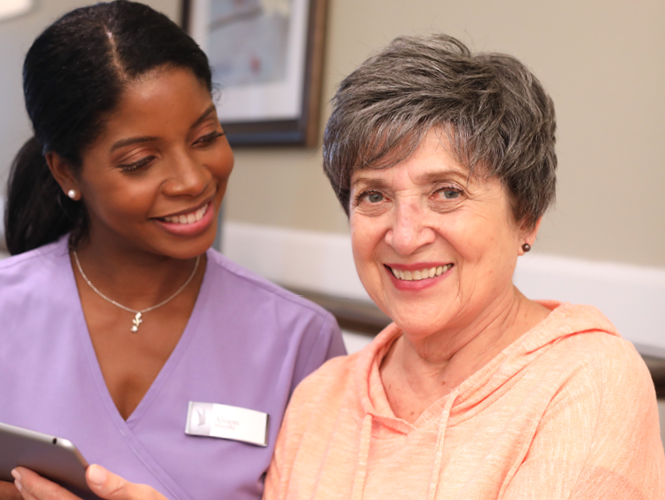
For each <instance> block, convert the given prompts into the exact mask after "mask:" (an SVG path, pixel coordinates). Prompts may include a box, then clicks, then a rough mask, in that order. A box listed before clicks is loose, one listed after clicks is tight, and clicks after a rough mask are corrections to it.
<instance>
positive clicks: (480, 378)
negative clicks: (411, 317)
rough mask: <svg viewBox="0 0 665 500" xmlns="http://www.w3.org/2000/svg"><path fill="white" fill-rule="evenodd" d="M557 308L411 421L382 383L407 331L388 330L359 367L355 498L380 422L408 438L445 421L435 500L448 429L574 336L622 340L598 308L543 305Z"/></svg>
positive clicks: (437, 460) (364, 352) (437, 456)
mask: <svg viewBox="0 0 665 500" xmlns="http://www.w3.org/2000/svg"><path fill="white" fill-rule="evenodd" d="M539 303H540V304H541V305H543V306H545V307H547V308H548V309H550V310H551V312H550V314H549V315H548V316H547V317H546V318H545V319H543V320H542V321H541V322H540V323H538V324H537V325H536V326H535V327H533V328H532V329H531V330H529V331H528V332H526V333H525V334H524V335H522V336H521V337H520V338H518V339H517V340H515V341H514V342H513V343H512V344H510V345H509V346H507V347H506V348H505V349H504V350H503V351H501V352H500V353H499V354H497V355H496V356H495V357H494V358H493V359H492V360H491V361H490V362H488V363H487V364H486V365H485V366H483V367H482V368H480V369H479V370H478V371H477V372H475V373H474V374H473V375H471V376H470V377H469V378H467V379H466V380H465V381H464V382H462V383H461V384H460V385H458V386H457V387H455V388H454V389H452V390H451V392H450V393H448V394H447V395H446V396H444V397H442V398H441V399H440V400H438V401H436V402H434V403H432V405H430V407H429V408H427V409H426V410H425V411H424V412H423V413H422V415H421V416H420V417H419V418H418V420H417V421H416V422H414V423H409V422H407V421H405V420H403V419H401V418H398V417H396V416H395V414H394V412H393V411H392V409H391V407H390V404H389V402H388V399H387V396H386V393H385V390H384V387H383V383H382V381H381V375H380V370H379V368H380V366H381V362H382V361H383V359H384V357H385V356H386V354H387V353H388V351H389V350H390V347H391V346H392V344H393V342H394V341H395V340H396V339H397V338H399V337H400V336H401V335H402V331H401V330H400V329H399V328H398V327H397V326H396V325H395V324H391V325H389V326H388V327H386V328H385V329H384V330H383V331H382V332H381V333H380V334H379V335H378V336H377V337H376V339H375V340H374V342H372V343H371V344H370V345H368V346H367V347H366V348H365V349H363V350H362V351H361V352H360V353H359V355H358V360H357V363H356V365H355V373H354V383H355V384H356V394H357V395H358V399H357V401H356V404H355V405H353V406H355V409H354V411H355V412H356V416H357V418H358V419H359V420H362V430H361V438H360V439H361V442H360V449H359V453H360V456H359V457H358V464H357V465H358V466H357V469H356V477H355V480H354V485H353V494H352V498H353V499H360V498H362V492H363V489H364V482H365V475H366V465H367V458H368V456H369V448H370V442H371V439H372V430H373V428H374V424H375V423H380V424H381V427H386V428H388V429H390V430H392V431H394V432H399V433H404V434H407V433H409V432H410V431H412V430H414V429H416V428H417V427H418V426H419V425H423V424H424V423H426V422H430V421H431V420H432V419H438V420H439V435H438V438H437V446H436V454H435V456H434V457H433V464H432V465H433V467H432V476H431V481H430V487H429V494H428V496H427V498H428V499H429V498H434V496H435V494H436V487H437V484H438V476H439V471H440V469H441V467H440V464H441V460H442V450H443V443H444V440H445V433H446V429H447V428H448V427H450V426H454V425H456V424H458V423H459V422H462V421H464V420H466V419H468V418H471V417H473V416H474V415H475V414H476V413H477V412H479V411H481V410H482V409H483V408H484V407H485V406H486V405H488V404H491V403H492V402H493V401H494V400H495V399H496V398H499V397H501V395H502V394H503V393H504V392H505V391H506V390H508V389H509V388H510V385H511V380H512V379H513V378H514V377H516V376H519V374H520V373H521V372H522V371H523V370H524V369H525V368H526V367H527V366H528V365H529V364H530V363H532V362H533V361H534V360H535V359H536V358H537V357H538V356H540V355H542V354H543V353H544V352H546V351H547V350H548V348H550V347H551V346H553V345H555V344H556V343H558V342H559V341H561V340H562V339H564V338H566V337H569V336H571V335H580V334H584V333H587V332H604V333H607V334H608V335H613V336H619V334H618V332H617V330H616V328H615V327H614V325H612V323H611V322H610V321H609V320H608V319H607V318H606V317H605V316H604V315H603V314H602V313H601V312H600V311H599V310H598V309H596V308H594V307H591V306H586V305H571V304H568V303H559V302H554V301H540V302H539Z"/></svg>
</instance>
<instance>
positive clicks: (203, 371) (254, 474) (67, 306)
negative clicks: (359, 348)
mask: <svg viewBox="0 0 665 500" xmlns="http://www.w3.org/2000/svg"><path fill="white" fill-rule="evenodd" d="M207 257H208V264H207V268H206V272H205V276H204V279H203V283H202V285H201V290H200V292H199V296H198V298H197V301H196V305H195V307H194V310H193V311H192V315H191V317H190V319H189V322H188V324H187V327H186V328H185V331H184V332H183V334H182V337H181V339H180V341H179V342H178V345H177V346H176V348H175V349H174V351H173V353H172V354H171V356H170V358H169V359H168V360H167V362H166V364H165V365H164V367H163V368H162V370H161V372H160V373H159V375H158V376H157V378H156V380H155V381H154V383H153V384H152V386H151V387H150V389H149V390H148V392H147V394H146V395H145V397H144V398H143V400H142V401H141V403H140V404H139V405H138V407H137V408H136V410H134V412H133V413H132V414H131V415H130V417H129V418H128V419H127V421H125V420H123V418H122V417H121V416H120V414H119V413H118V411H117V409H116V408H115V405H114V404H113V400H112V399H111V396H110V394H109V392H108V390H107V388H106V385H105V383H104V379H103V377H102V373H101V371H100V368H99V364H98V363H97V358H96V356H95V352H94V349H93V347H92V343H91V341H90V335H89V334H88V330H87V326H86V323H85V320H84V317H83V311H82V309H81V302H80V300H79V296H78V290H77V288H76V283H75V280H74V274H73V270H72V267H71V263H70V260H69V254H68V249H67V237H63V238H61V239H60V240H59V241H57V242H55V243H52V244H49V245H45V246H43V247H40V248H38V249H36V250H33V251H30V252H26V253H24V254H21V255H18V256H16V257H11V258H9V259H6V260H4V261H2V262H0V387H2V389H1V390H0V422H4V423H7V424H11V425H17V426H21V427H26V428H29V429H33V430H36V431H40V432H44V433H47V434H53V435H56V436H59V437H62V438H66V439H69V440H70V441H72V442H73V443H74V444H75V445H76V446H77V447H78V448H79V450H80V451H81V453H82V454H83V456H84V457H85V458H86V459H87V460H88V462H89V463H98V464H101V465H103V466H104V467H107V468H108V469H109V470H111V471H112V472H115V473H118V474H120V475H122V476H123V477H125V478H126V479H128V480H130V481H133V482H138V483H145V484H149V485H151V486H153V487H154V488H156V489H157V490H159V491H160V492H161V493H162V494H164V495H165V496H166V497H167V498H169V499H171V500H212V499H215V500H219V499H234V500H245V499H248V500H249V499H252V500H256V499H258V498H261V494H262V492H263V479H264V474H265V472H266V470H267V468H268V465H269V463H270V459H271V456H272V453H273V449H274V446H275V440H276V438H277V433H278V431H279V426H280V424H281V421H282V416H283V414H284V410H285V408H286V404H287V402H288V400H289V397H290V395H291V393H292V391H293V389H294V388H295V386H296V385H297V384H298V382H300V381H301V380H302V379H303V378H304V377H306V376H307V375H308V374H309V373H311V372H312V371H314V370H315V369H316V368H318V367H319V366H320V365H321V364H322V363H323V362H324V361H326V360H327V359H329V358H331V357H334V356H337V355H341V354H344V346H343V344H342V338H341V335H340V332H339V327H338V326H337V324H336V322H335V320H334V318H333V317H332V316H331V315H330V314H329V313H327V312H326V311H324V310H323V309H321V308H320V307H318V306H316V305H314V304H312V303H310V302H308V301H306V300H304V299H302V298H301V297H298V296H296V295H294V294H292V293H289V292H287V291H285V290H283V289H281V288H279V287H277V286H275V285H274V284H272V283H270V282H268V281H266V280H264V279H263V278H260V277H258V276H256V275H254V274H252V273H250V272H249V271H247V270H246V269H243V268H242V267H240V266H238V265H236V264H234V263H233V262H230V261H229V260H227V259H226V258H225V257H223V256H222V255H220V254H219V253H217V252H215V251H213V250H209V251H208V252H207ZM128 334H130V333H129V332H128ZM138 335H140V332H139V333H138ZM190 401H196V402H203V403H220V404H225V405H231V406H238V407H241V408H247V409H251V410H258V411H261V412H265V413H268V414H269V427H268V446H267V447H265V448H263V447H259V446H255V445H251V444H246V443H242V442H238V441H231V440H226V439H218V438H212V437H199V436H190V435H187V434H185V420H186V417H187V409H188V404H189V402H190Z"/></svg>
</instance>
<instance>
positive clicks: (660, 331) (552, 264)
mask: <svg viewBox="0 0 665 500" xmlns="http://www.w3.org/2000/svg"><path fill="white" fill-rule="evenodd" d="M223 228H224V236H223V239H222V241H223V250H224V253H225V254H226V255H227V256H228V257H229V258H230V259H231V260H233V261H235V262H237V263H239V264H241V265H243V266H245V267H247V268H248V269H251V270H252V271H254V272H256V273H258V274H261V275H263V276H265V277H266V278H268V279H270V280H272V281H276V282H279V283H281V284H284V285H289V286H293V287H300V288H306V289H310V290H313V291H319V292H323V293H329V294H333V295H338V296H341V297H348V298H357V299H367V300H369V297H368V296H367V293H366V292H365V290H364V288H363V287H362V284H361V283H360V280H359V279H358V276H357V275H356V271H355V266H354V263H353V256H352V254H351V243H350V238H349V236H347V235H344V234H337V233H320V232H314V231H300V230H294V229H287V228H279V227H274V226H259V225H253V224H243V223H237V222H226V223H225V224H223ZM514 281H515V284H516V285H517V286H518V287H519V288H520V290H521V291H522V292H523V293H524V294H525V295H527V296H528V297H530V298H533V299H556V300H561V301H567V302H572V303H584V304H592V305H594V306H596V307H598V308H599V309H600V310H601V311H603V313H604V314H605V315H607V317H608V318H610V320H612V322H613V323H614V324H615V325H616V326H617V328H618V329H619V331H620V332H621V334H622V335H623V336H624V337H625V338H626V339H628V340H630V341H631V342H633V343H634V344H635V345H636V346H637V348H638V350H639V351H640V352H641V353H642V354H645V355H650V356H656V357H660V358H664V359H665V269H661V268H649V267H640V266H633V265H628V264H619V263H614V262H596V261H588V260H582V259H574V258H569V257H560V256H555V255H545V254H539V253H537V252H536V253H533V254H528V255H526V256H524V257H522V258H520V260H519V262H518V267H517V270H516V272H515V279H514Z"/></svg>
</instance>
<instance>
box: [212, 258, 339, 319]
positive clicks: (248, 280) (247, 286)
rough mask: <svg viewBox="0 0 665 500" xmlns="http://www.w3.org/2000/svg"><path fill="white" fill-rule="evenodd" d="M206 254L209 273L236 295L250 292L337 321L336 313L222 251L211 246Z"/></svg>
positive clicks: (303, 312)
mask: <svg viewBox="0 0 665 500" xmlns="http://www.w3.org/2000/svg"><path fill="white" fill-rule="evenodd" d="M206 255H207V257H208V266H209V276H210V279H211V280H212V281H213V282H214V283H213V286H215V287H216V288H219V287H223V288H226V289H232V290H233V293H234V294H235V295H237V294H247V295H249V296H251V297H254V298H256V299H257V300H261V299H264V300H270V301H271V302H277V303H279V304H281V305H282V306H285V307H286V309H287V310H294V311H298V313H299V314H306V315H311V316H316V317H319V318H320V319H321V320H323V321H325V322H335V319H334V317H333V316H332V314H330V313H329V312H328V311H326V310H325V309H323V308H322V307H320V306H318V305H316V304H314V303H313V302H310V301H309V300H306V299H304V298H303V297H300V296H299V295H296V294H295V293H293V292H290V291H288V290H285V289H284V288H282V287H280V286H278V285H276V284H274V283H272V282H270V281H268V280H267V279H265V278H263V277H261V276H259V275H258V274H256V273H253V272H252V271H250V270H248V269H245V268H244V267H242V266H240V265H238V264H236V263H235V262H232V261H231V260H229V259H228V258H227V257H225V256H223V255H221V254H220V253H219V252H217V251H215V250H212V249H211V250H208V252H207V254H206Z"/></svg>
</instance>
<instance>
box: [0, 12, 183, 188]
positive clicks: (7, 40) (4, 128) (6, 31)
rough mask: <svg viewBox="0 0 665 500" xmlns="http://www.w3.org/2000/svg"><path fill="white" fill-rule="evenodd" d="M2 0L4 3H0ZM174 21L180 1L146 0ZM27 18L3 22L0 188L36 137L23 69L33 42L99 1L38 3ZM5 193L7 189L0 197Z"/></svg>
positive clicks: (0, 42)
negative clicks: (62, 18)
mask: <svg viewBox="0 0 665 500" xmlns="http://www.w3.org/2000/svg"><path fill="white" fill-rule="evenodd" d="M0 1H2V0H0ZM142 1H143V3H145V4H148V5H150V6H152V7H153V8H155V9H157V10H158V11H160V12H163V13H164V14H166V15H167V16H169V17H170V18H171V19H173V20H175V21H178V22H179V19H180V0H142ZM34 3H35V8H34V9H33V10H32V11H31V12H29V13H28V14H26V15H23V16H21V17H17V18H13V19H9V20H7V21H4V22H0V185H2V186H4V185H5V180H6V178H7V174H8V173H9V166H10V164H11V161H12V159H13V158H14V155H15V154H16V153H17V152H18V149H19V148H20V147H21V145H22V144H23V143H24V142H25V141H26V140H28V138H29V137H30V136H31V135H32V131H31V128H30V122H29V121H28V115H27V114H26V112H25V107H24V105H23V90H22V87H21V68H22V67H23V58H24V57H25V54H26V52H27V51H28V49H29V48H30V45H31V44H32V41H33V40H34V39H35V38H36V37H37V35H39V33H41V32H42V30H43V29H44V28H46V26H48V25H49V24H51V23H52V22H53V21H55V20H56V19H58V18H59V17H60V16H61V15H63V14H64V13H65V12H69V11H70V10H72V9H75V8H77V7H81V6H83V5H89V4H93V3H97V1H96V0H34ZM2 194H4V188H3V189H2V191H1V192H0V196H2Z"/></svg>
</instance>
